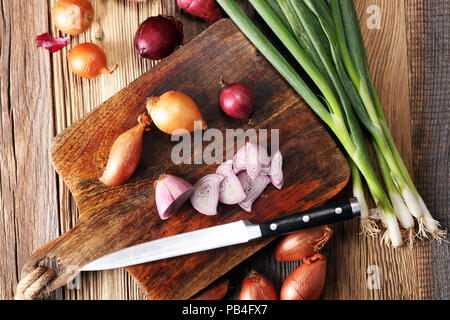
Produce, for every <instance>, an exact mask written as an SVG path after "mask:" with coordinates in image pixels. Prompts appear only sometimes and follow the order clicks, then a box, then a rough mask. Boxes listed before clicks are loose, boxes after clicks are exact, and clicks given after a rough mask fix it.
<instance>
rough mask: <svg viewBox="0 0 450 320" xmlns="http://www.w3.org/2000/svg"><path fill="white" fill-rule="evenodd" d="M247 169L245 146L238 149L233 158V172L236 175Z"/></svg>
mask: <svg viewBox="0 0 450 320" xmlns="http://www.w3.org/2000/svg"><path fill="white" fill-rule="evenodd" d="M246 169H247V151H246V149H245V146H244V147H242V148H240V149H239V150H238V152H236V154H235V155H234V158H233V170H234V173H236V174H238V173H239V172H242V171H244V170H246Z"/></svg>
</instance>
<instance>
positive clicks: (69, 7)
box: [52, 0, 94, 35]
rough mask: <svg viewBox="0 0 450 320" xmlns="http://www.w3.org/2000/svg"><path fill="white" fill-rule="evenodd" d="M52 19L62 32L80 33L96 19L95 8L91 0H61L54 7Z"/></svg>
mask: <svg viewBox="0 0 450 320" xmlns="http://www.w3.org/2000/svg"><path fill="white" fill-rule="evenodd" d="M52 20H53V23H54V24H55V25H56V27H57V28H58V29H59V30H61V31H62V32H65V33H68V34H71V35H75V34H80V33H82V32H84V31H86V29H88V28H89V27H90V26H91V24H92V21H94V8H93V7H92V4H91V2H90V1H89V0H59V1H58V2H56V3H55V5H54V6H53V8H52Z"/></svg>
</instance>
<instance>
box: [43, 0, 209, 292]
mask: <svg viewBox="0 0 450 320" xmlns="http://www.w3.org/2000/svg"><path fill="white" fill-rule="evenodd" d="M48 2H49V6H50V7H51V6H53V5H54V3H56V2H57V1H56V0H49V1H48ZM92 4H93V6H94V9H95V12H96V17H95V22H94V23H93V25H92V27H91V28H90V29H89V30H88V31H87V32H85V33H83V34H81V35H78V36H75V37H73V38H72V42H71V44H70V46H69V47H68V48H67V49H63V50H62V51H61V52H59V53H55V54H54V55H53V57H54V58H53V70H54V78H53V88H54V92H55V118H56V121H55V126H56V134H58V133H59V132H61V131H62V130H64V129H65V128H67V127H68V126H70V125H71V124H72V123H74V122H75V121H76V120H78V119H80V118H81V117H82V116H83V115H85V114H86V113H88V112H89V111H91V110H92V109H93V108H94V107H95V106H97V105H99V104H100V103H102V102H103V101H105V100H107V99H108V98H110V97H111V96H112V95H114V94H115V93H116V92H117V91H118V90H120V89H121V88H123V87H125V86H126V85H128V84H129V83H130V82H132V81H133V80H134V79H136V78H137V77H139V76H140V75H141V74H143V73H144V72H145V71H147V70H148V69H150V68H151V67H153V66H154V65H155V64H156V63H155V62H151V61H149V60H144V59H140V58H139V56H138V55H137V54H136V52H135V48H134V44H133V39H134V34H135V32H136V30H137V28H138V26H139V23H140V22H142V21H144V20H145V19H146V18H147V17H149V16H154V15H157V14H160V13H162V14H167V15H173V16H175V17H176V18H177V19H179V20H181V21H182V22H183V23H184V25H185V27H184V35H185V39H184V42H185V43H187V42H189V41H190V40H191V39H192V38H193V37H194V36H196V35H197V34H198V33H200V31H202V30H203V29H204V28H206V27H207V24H206V23H203V22H200V21H199V20H196V19H195V18H191V17H188V16H186V15H181V13H180V12H179V10H178V8H177V7H176V4H175V2H174V1H164V0H155V1H153V0H152V1H148V2H146V3H130V2H129V1H126V0H121V1H92ZM117 21H121V23H117ZM52 32H53V34H58V31H57V30H56V28H55V27H52ZM82 42H93V43H95V44H97V45H99V46H101V47H103V48H104V50H105V52H106V54H107V56H108V59H109V61H110V63H111V64H114V63H118V64H119V69H118V70H117V71H116V72H115V73H114V74H113V75H111V76H109V77H100V78H98V79H95V80H81V79H80V78H78V77H77V76H75V75H73V74H72V73H71V72H70V70H69V68H68V65H67V60H66V57H65V56H66V53H67V51H68V50H69V49H70V48H71V47H73V46H75V45H76V44H78V43H82ZM117 43H120V45H119V46H117ZM93 93H95V94H93ZM58 191H59V192H58V195H59V205H60V208H61V211H60V223H61V234H62V233H64V232H67V231H68V230H70V229H71V228H72V227H73V226H74V225H75V221H77V219H78V216H79V212H78V209H77V207H76V204H75V201H74V200H73V198H72V196H71V195H70V192H69V190H68V189H67V187H66V186H65V185H64V183H63V182H62V180H61V179H60V178H59V189H58ZM117 286H119V287H117ZM63 290H64V294H65V296H66V298H68V299H82V300H83V299H142V298H144V296H143V295H142V293H141V292H140V291H139V290H138V289H137V286H136V284H135V283H134V281H133V280H131V278H130V276H129V275H128V274H127V273H126V272H125V271H124V270H111V271H102V272H91V273H83V274H82V275H81V277H80V278H79V279H78V281H77V282H76V285H75V287H74V288H73V289H68V288H64V289H63Z"/></svg>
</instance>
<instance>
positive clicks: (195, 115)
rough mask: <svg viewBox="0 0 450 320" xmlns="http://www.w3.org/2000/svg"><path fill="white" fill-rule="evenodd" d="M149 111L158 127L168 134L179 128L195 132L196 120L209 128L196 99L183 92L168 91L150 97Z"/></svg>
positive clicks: (203, 127)
mask: <svg viewBox="0 0 450 320" xmlns="http://www.w3.org/2000/svg"><path fill="white" fill-rule="evenodd" d="M147 111H148V113H149V114H150V116H151V118H152V120H153V122H154V123H155V125H156V126H157V127H158V129H159V130H161V131H162V132H165V133H167V134H174V133H176V131H177V130H179V129H182V130H187V131H189V132H194V130H195V129H196V128H195V126H194V125H195V122H196V121H199V122H201V129H202V130H206V129H207V128H208V126H207V125H206V122H205V120H204V119H203V116H202V114H201V113H200V110H199V109H198V106H197V104H196V103H195V101H194V100H192V98H191V97H189V96H188V95H186V94H184V93H182V92H178V91H168V92H166V93H164V94H162V95H161V96H160V97H150V98H149V99H148V100H147Z"/></svg>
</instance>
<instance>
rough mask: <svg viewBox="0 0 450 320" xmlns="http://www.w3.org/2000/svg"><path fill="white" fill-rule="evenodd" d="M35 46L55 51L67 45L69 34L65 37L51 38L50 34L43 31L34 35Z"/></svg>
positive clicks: (51, 51)
mask: <svg viewBox="0 0 450 320" xmlns="http://www.w3.org/2000/svg"><path fill="white" fill-rule="evenodd" d="M36 41H37V46H38V48H39V47H42V48H44V49H46V50H48V51H49V52H50V53H54V52H57V51H59V50H61V49H62V48H64V47H65V46H67V45H68V44H69V42H70V36H67V37H65V38H52V37H51V36H50V34H49V33H48V32H47V33H43V34H41V35H39V36H37V37H36Z"/></svg>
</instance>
